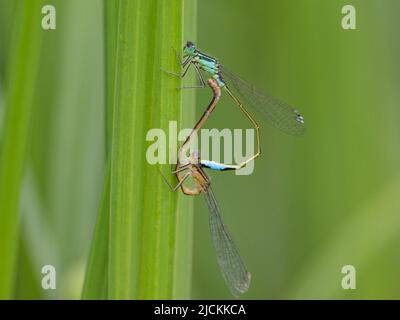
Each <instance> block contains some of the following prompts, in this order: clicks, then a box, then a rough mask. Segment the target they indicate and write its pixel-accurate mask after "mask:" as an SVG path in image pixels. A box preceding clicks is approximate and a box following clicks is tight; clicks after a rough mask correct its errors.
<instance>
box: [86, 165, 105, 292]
mask: <svg viewBox="0 0 400 320" xmlns="http://www.w3.org/2000/svg"><path fill="white" fill-rule="evenodd" d="M109 212H110V170H109V166H108V168H107V173H106V178H105V183H104V191H103V197H102V201H101V205H100V209H99V216H98V220H97V223H96V229H95V231H94V236H93V242H92V249H91V251H90V256H89V259H88V262H87V268H86V277H85V283H84V286H83V292H82V299H107V292H108V289H107V287H108V281H107V280H108V279H107V270H108V269H107V260H108V243H109V238H108V230H109V225H110V224H109Z"/></svg>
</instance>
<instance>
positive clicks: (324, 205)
mask: <svg viewBox="0 0 400 320" xmlns="http://www.w3.org/2000/svg"><path fill="white" fill-rule="evenodd" d="M185 1H189V0H185ZM51 3H52V4H54V5H56V8H57V13H58V16H57V31H56V32H53V31H48V32H43V35H42V43H43V48H44V50H43V51H42V56H41V57H40V64H39V69H38V77H37V79H36V82H35V84H34V85H35V91H34V92H35V93H34V97H33V102H34V105H33V114H32V121H31V123H32V125H31V127H30V138H31V142H30V144H29V152H28V156H27V158H26V161H25V162H26V170H25V174H24V180H23V181H24V182H23V192H22V196H21V213H22V219H21V222H22V223H21V232H20V236H19V237H20V240H21V241H20V247H19V251H18V252H19V253H18V261H17V265H16V268H17V280H16V287H15V297H16V298H79V296H80V287H81V285H82V280H83V275H84V270H85V269H84V265H85V261H86V258H87V256H88V252H89V248H90V241H91V238H92V231H93V227H94V224H95V219H96V215H97V209H98V205H99V201H100V198H101V190H102V183H103V176H104V168H105V162H106V159H105V158H106V156H105V143H104V140H105V139H104V137H105V114H104V110H105V109H104V107H103V105H104V103H105V101H104V95H103V94H101V93H102V92H103V90H104V89H103V81H104V56H103V41H104V40H103V28H104V26H103V12H102V8H103V5H102V2H101V1H99V0H90V1H89V0H85V1H75V0H74V1H72V0H70V1H61V0H58V1H51ZM346 4H352V5H354V6H355V7H356V10H357V30H343V29H342V27H341V19H342V16H343V15H342V14H341V8H342V6H343V5H346ZM399 10H400V3H399V2H398V1H396V0H379V1H378V0H364V1H355V0H354V1H351V3H350V2H349V1H337V0H329V1H322V0H301V1H292V0H284V1H282V0H279V1H278V0H276V1H255V0H253V1H243V0H218V1H211V0H201V1H198V17H197V20H198V41H197V45H198V47H199V48H200V49H201V50H203V51H205V52H208V53H209V54H212V55H213V56H216V57H218V59H219V60H220V61H221V62H222V63H223V64H224V65H226V66H228V68H229V69H231V70H233V71H234V72H236V73H238V74H240V75H241V76H243V77H244V78H245V79H248V80H250V81H251V82H252V83H253V84H254V85H255V86H256V87H258V88H260V89H261V90H263V89H266V90H268V92H271V93H273V94H274V95H275V96H278V97H282V98H284V99H285V100H286V101H288V102H290V103H291V104H293V105H296V106H297V107H298V108H299V110H301V112H302V113H303V115H304V117H305V119H306V123H307V132H306V134H305V135H304V136H301V137H292V136H288V135H285V134H283V133H281V132H279V131H278V130H275V129H274V128H273V127H271V126H269V125H268V124H267V123H264V122H261V121H260V122H261V125H262V131H261V133H262V149H263V154H262V157H261V158H260V159H258V160H257V161H256V163H255V171H254V174H252V175H251V176H235V175H234V174H233V173H229V172H228V173H211V174H210V175H211V176H212V179H213V180H212V181H213V189H214V192H215V194H216V196H217V199H218V201H219V204H220V208H221V211H222V214H223V215H224V218H225V222H226V223H227V225H228V226H229V227H230V230H231V232H232V234H233V235H234V238H235V241H236V243H237V244H238V246H239V248H240V250H241V253H242V256H243V258H244V260H245V261H246V264H247V266H248V269H249V270H250V271H251V273H252V285H251V288H250V290H249V292H248V293H247V294H245V295H244V296H243V297H244V298H254V299H271V298H273V299H286V298H289V299H290V298H296V299H307V298H346V299H353V298H358V299H360V298H361V299H368V298H378V299H380V298H388V299H393V298H400V293H399V292H400V290H399V288H400V275H399V271H398V270H399V268H400V254H399V250H398V247H399V244H400V243H399V242H400V236H399V232H398V230H399V225H400V216H399V213H400V201H399V191H400V175H399V173H398V164H399V160H400V151H399V150H400V143H399V142H400V139H399V136H400V127H399V126H398V119H399V118H400V108H399V107H398V103H397V102H398V101H399V89H398V83H399V75H400V72H399V62H398V57H399V54H400V45H399V41H398V37H397V35H398V30H399V28H400V22H399V20H398V17H397V14H396V13H397V12H399ZM14 14H15V6H14V1H12V0H0V147H1V145H2V135H1V132H2V131H3V129H4V127H5V126H6V123H4V121H3V119H4V114H5V111H4V99H5V94H6V92H7V79H8V78H9V74H11V73H12V70H13V67H14V65H13V64H12V61H13V60H12V57H10V56H9V55H8V53H9V52H10V51H11V50H10V43H11V38H12V35H13V32H14V30H16V29H18V25H15V23H14V21H15V19H14V18H15V17H14ZM39 19H40V16H39ZM165 54H170V53H168V52H166V53H165ZM77 79H79V81H77ZM183 94H185V93H183ZM208 100H209V92H208V91H207V90H204V91H200V92H199V93H198V99H197V105H198V106H205V105H206V104H207V102H208ZM223 100H224V101H223V102H222V104H221V106H219V107H218V108H217V110H216V111H215V113H214V114H213V116H212V117H211V119H210V121H209V122H208V123H207V127H209V128H213V127H217V128H221V129H222V128H226V127H228V128H241V127H243V128H245V127H246V125H247V123H246V122H245V121H243V117H242V115H241V114H240V112H239V111H238V110H237V108H236V109H235V108H234V107H233V105H232V103H231V102H230V101H229V100H228V99H223ZM197 112H198V115H200V114H201V113H202V109H201V108H200V107H199V108H198V110H197ZM195 204H196V209H195V224H194V226H195V241H194V250H193V256H194V258H193V259H194V260H193V271H194V273H193V293H192V297H193V298H206V299H212V298H231V296H230V294H229V292H228V290H227V289H226V287H225V285H224V283H223V279H222V277H221V275H220V273H219V270H218V266H217V263H216V260H215V256H214V252H213V249H212V245H211V241H210V236H209V229H208V221H207V208H206V205H205V203H204V202H203V200H202V199H196V202H195ZM0 223H1V221H0ZM71 234H72V235H73V236H72V237H71ZM1 237H2V235H0V241H2V239H1ZM0 263H1V261H0ZM47 263H48V264H53V265H54V266H55V267H56V268H57V275H58V283H57V284H58V290H57V291H56V292H55V291H43V290H41V289H39V288H40V277H41V275H40V272H38V270H40V266H42V265H43V264H47ZM348 264H350V265H354V266H355V268H356V270H357V283H356V285H357V289H356V290H343V289H342V288H341V280H342V277H343V276H344V275H343V274H342V273H341V268H342V267H343V266H344V265H348ZM1 285H2V284H0V286H1Z"/></svg>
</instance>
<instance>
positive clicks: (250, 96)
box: [167, 41, 305, 135]
mask: <svg viewBox="0 0 400 320" xmlns="http://www.w3.org/2000/svg"><path fill="white" fill-rule="evenodd" d="M179 60H180V62H181V64H182V67H183V68H184V70H183V72H182V73H181V74H175V73H172V72H168V71H167V72H168V73H170V74H173V75H176V76H180V77H184V76H185V75H186V73H187V71H188V70H189V68H190V67H191V66H193V67H194V69H195V71H196V73H197V75H198V78H199V81H200V85H197V86H191V87H182V88H204V87H205V85H206V83H205V81H204V78H203V75H202V71H203V72H206V73H208V74H209V75H211V77H212V78H214V79H215V80H216V81H217V83H218V86H219V87H221V88H224V89H225V91H227V93H228V95H229V96H230V97H231V98H232V99H233V100H234V101H235V102H236V104H237V105H238V106H239V108H240V109H241V110H242V112H243V113H244V114H245V116H246V117H247V118H248V119H249V120H250V121H251V122H252V124H253V126H254V127H255V129H256V130H257V134H258V127H259V126H258V124H257V122H256V121H255V120H254V118H253V117H252V116H251V115H250V113H249V112H248V111H247V109H246V108H245V107H244V105H243V104H245V105H246V106H247V105H249V106H251V107H253V108H254V109H255V110H257V111H258V112H260V113H261V114H263V115H264V116H265V117H266V118H267V119H268V120H269V121H270V122H271V123H272V124H273V125H274V126H275V127H277V128H279V129H280V130H282V131H284V132H286V133H289V134H294V135H297V134H301V133H303V132H304V130H305V125H304V118H303V116H302V115H301V114H300V113H299V112H298V111H297V110H296V109H295V108H293V107H291V106H290V105H289V104H287V103H286V102H284V101H282V100H279V99H277V98H275V97H273V96H272V95H269V94H265V93H262V92H260V91H258V90H257V89H255V88H254V86H252V85H251V84H249V83H247V82H246V81H245V80H243V79H241V78H240V77H238V76H236V75H234V74H233V73H232V72H230V71H229V70H228V69H226V68H225V67H224V66H223V65H221V64H220V63H219V62H218V60H217V59H216V58H214V57H212V56H210V55H207V54H205V53H203V52H201V51H200V50H198V49H197V48H196V46H195V44H194V43H193V42H191V41H188V42H187V43H186V45H185V46H184V47H183V60H181V59H179Z"/></svg>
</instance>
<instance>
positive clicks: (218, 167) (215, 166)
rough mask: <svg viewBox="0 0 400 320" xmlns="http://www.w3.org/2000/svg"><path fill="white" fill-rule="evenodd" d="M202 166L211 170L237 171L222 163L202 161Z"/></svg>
mask: <svg viewBox="0 0 400 320" xmlns="http://www.w3.org/2000/svg"><path fill="white" fill-rule="evenodd" d="M200 164H201V166H202V167H204V168H208V169H211V170H217V171H224V170H235V168H234V167H233V166H229V165H226V164H222V163H219V162H215V161H209V160H201V161H200Z"/></svg>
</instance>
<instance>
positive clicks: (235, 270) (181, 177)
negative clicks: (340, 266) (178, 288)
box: [163, 79, 254, 296]
mask: <svg viewBox="0 0 400 320" xmlns="http://www.w3.org/2000/svg"><path fill="white" fill-rule="evenodd" d="M208 85H209V86H210V88H211V89H212V91H213V98H212V100H211V102H210V104H209V105H208V107H207V109H206V111H205V112H204V114H203V116H202V117H201V118H200V120H199V121H198V122H197V123H196V125H195V126H194V128H193V130H192V132H191V134H190V135H189V136H188V137H187V139H186V141H185V142H184V143H183V145H182V147H181V148H180V150H179V154H178V163H177V165H176V168H175V171H173V174H175V175H176V176H177V178H178V181H179V182H178V184H177V185H176V186H175V187H172V186H171V185H170V184H169V183H168V181H167V179H165V177H164V176H163V177H164V180H165V181H166V182H167V183H168V185H169V186H170V188H171V189H173V190H174V191H176V190H178V188H181V189H182V192H183V193H184V194H186V195H191V196H195V195H199V194H204V196H205V199H206V201H207V205H208V210H209V224H210V231H211V238H212V241H213V245H214V249H215V252H216V256H217V261H218V265H219V267H220V269H221V273H222V275H223V278H224V280H225V282H226V284H227V286H228V288H229V290H230V291H231V293H232V294H233V295H235V296H238V295H239V294H242V293H244V292H246V291H247V290H248V288H249V285H250V279H251V274H250V273H249V272H248V271H247V269H246V266H245V265H244V263H243V260H242V258H241V257H240V254H239V250H238V248H237V247H236V244H235V243H234V241H233V239H232V237H231V235H230V234H229V231H228V228H227V227H226V225H225V224H224V222H223V219H222V216H221V214H220V211H219V208H218V204H217V201H216V199H215V196H214V193H213V191H212V189H211V179H210V178H209V177H208V175H207V174H206V173H205V172H204V170H203V168H209V169H212V170H219V171H222V170H237V169H240V168H242V167H243V166H245V165H246V164H247V163H248V162H250V161H251V160H253V159H254V156H253V157H251V158H249V159H247V160H246V161H244V162H242V163H240V164H238V165H232V164H224V163H218V162H214V161H209V160H201V159H200V155H199V153H198V152H197V151H194V152H193V153H192V154H190V155H189V156H187V155H186V153H187V151H188V148H189V146H190V143H191V141H192V140H193V138H194V137H195V135H196V134H197V132H198V130H200V128H201V127H202V126H203V125H204V123H205V121H206V120H207V119H208V117H209V116H210V114H211V113H212V111H213V110H214V109H215V107H216V105H217V103H218V101H219V99H220V97H221V88H220V87H219V86H218V84H217V81H216V80H214V79H209V80H208ZM189 180H190V181H189ZM189 182H191V183H189Z"/></svg>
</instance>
